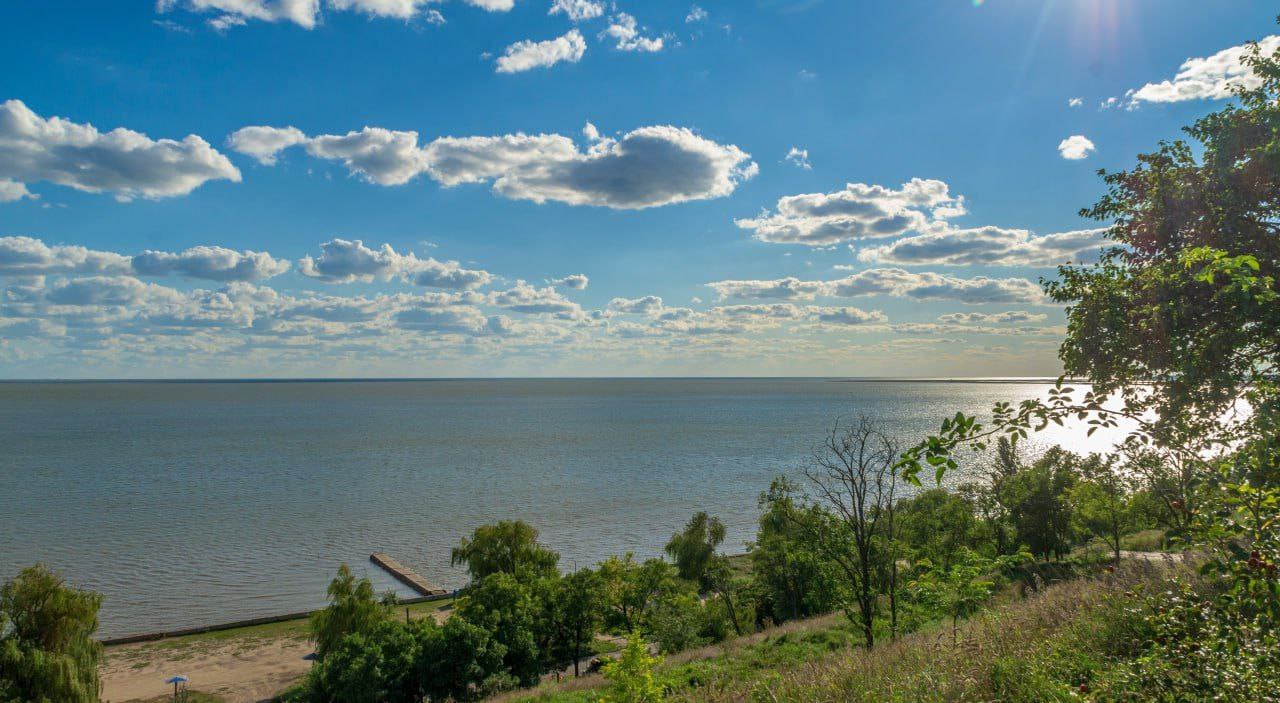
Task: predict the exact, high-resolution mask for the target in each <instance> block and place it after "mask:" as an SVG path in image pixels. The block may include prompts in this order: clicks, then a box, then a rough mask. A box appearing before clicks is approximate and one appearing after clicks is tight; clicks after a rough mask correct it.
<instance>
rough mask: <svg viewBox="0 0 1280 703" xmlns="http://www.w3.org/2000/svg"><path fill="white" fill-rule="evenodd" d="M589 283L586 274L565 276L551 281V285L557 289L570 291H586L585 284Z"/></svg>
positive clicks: (589, 280)
mask: <svg viewBox="0 0 1280 703" xmlns="http://www.w3.org/2000/svg"><path fill="white" fill-rule="evenodd" d="M590 282H591V279H589V278H587V275H586V274H584V273H574V274H570V275H568V276H565V277H564V278H553V279H552V280H551V285H553V286H556V287H557V288H569V289H571V290H586V289H587V284H588V283H590Z"/></svg>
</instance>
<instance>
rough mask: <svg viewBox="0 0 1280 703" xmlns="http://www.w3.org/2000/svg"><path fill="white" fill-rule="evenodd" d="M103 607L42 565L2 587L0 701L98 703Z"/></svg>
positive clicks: (99, 598) (97, 599)
mask: <svg viewBox="0 0 1280 703" xmlns="http://www.w3.org/2000/svg"><path fill="white" fill-rule="evenodd" d="M101 605H102V596H100V595H98V594H97V593H92V592H89V591H82V590H79V589H76V588H72V587H70V586H67V585H66V583H65V582H63V580H62V578H61V577H60V576H58V575H57V574H55V573H53V572H52V571H50V570H49V569H47V568H45V567H44V566H43V565H40V564H37V565H35V566H32V567H29V568H26V569H23V570H22V571H21V572H19V573H18V575H17V576H16V577H14V578H13V579H11V580H9V581H7V582H6V583H5V584H4V586H3V587H0V700H13V701H23V702H24V703H25V702H31V703H96V702H97V700H98V692H99V688H100V685H99V681H98V665H99V663H100V662H101V660H102V646H101V645H100V644H98V643H97V642H96V641H94V639H93V633H94V632H95V631H97V629H98V608H99V607H100V606H101Z"/></svg>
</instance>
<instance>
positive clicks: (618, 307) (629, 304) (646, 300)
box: [609, 295, 662, 315]
mask: <svg viewBox="0 0 1280 703" xmlns="http://www.w3.org/2000/svg"><path fill="white" fill-rule="evenodd" d="M609 309H610V310H612V311H614V312H622V313H633V314H637V315H649V314H651V313H656V312H659V311H661V310H662V298H659V297H658V296H656V295H646V296H644V297H643V298H614V299H613V300H610V301H609Z"/></svg>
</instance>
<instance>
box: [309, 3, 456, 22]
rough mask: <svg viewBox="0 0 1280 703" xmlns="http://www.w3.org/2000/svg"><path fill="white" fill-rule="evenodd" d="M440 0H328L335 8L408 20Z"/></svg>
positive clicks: (330, 5) (373, 15)
mask: <svg viewBox="0 0 1280 703" xmlns="http://www.w3.org/2000/svg"><path fill="white" fill-rule="evenodd" d="M438 1H439V0H328V5H329V7H330V8H332V9H334V10H351V11H355V12H362V13H364V14H366V15H369V16H371V17H393V18H396V19H402V20H408V19H412V18H413V17H414V16H415V15H417V14H418V13H419V12H421V11H422V10H423V9H424V8H425V7H426V6H427V5H429V4H431V3H433V2H438ZM428 12H431V11H428ZM436 14H439V13H436ZM434 16H435V15H432V17H434Z"/></svg>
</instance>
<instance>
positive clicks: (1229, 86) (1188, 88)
mask: <svg viewBox="0 0 1280 703" xmlns="http://www.w3.org/2000/svg"><path fill="white" fill-rule="evenodd" d="M1258 46H1259V47H1260V48H1261V50H1262V53H1263V55H1270V54H1273V53H1275V52H1276V51H1277V50H1280V36H1274V35H1273V36H1269V37H1267V38H1265V39H1262V40H1261V41H1259V42H1258ZM1248 52H1249V45H1248V44H1241V45H1239V46H1232V47H1229V48H1226V49H1223V50H1222V51H1219V52H1218V53H1216V54H1213V55H1212V56H1205V57H1200V58H1189V59H1187V60H1186V61H1184V62H1183V63H1182V66H1180V67H1179V68H1178V73H1177V74H1176V75H1174V77H1173V79H1172V80H1164V81H1160V82H1159V83H1147V84H1146V85H1144V86H1142V87H1141V88H1138V89H1137V90H1133V91H1130V92H1129V94H1128V96H1127V97H1128V98H1129V102H1128V105H1130V106H1136V105H1138V104H1139V103H1174V102H1183V101H1186V100H1216V99H1222V98H1229V97H1231V96H1232V94H1233V90H1234V89H1235V88H1244V89H1247V90H1252V89H1256V88H1258V87H1259V86H1261V85H1262V77H1261V76H1259V75H1257V74H1256V73H1254V72H1253V69H1252V68H1250V67H1249V66H1248V65H1246V64H1245V63H1244V62H1243V60H1242V59H1243V58H1244V57H1245V56H1246V55H1247V54H1248Z"/></svg>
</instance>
